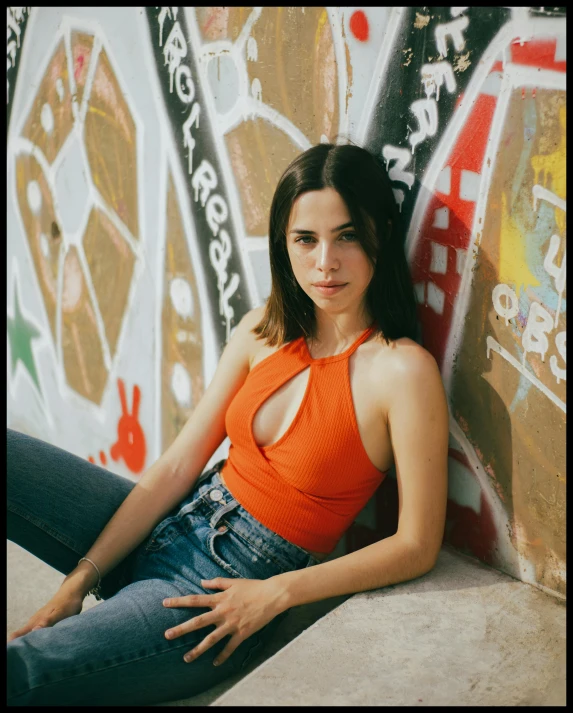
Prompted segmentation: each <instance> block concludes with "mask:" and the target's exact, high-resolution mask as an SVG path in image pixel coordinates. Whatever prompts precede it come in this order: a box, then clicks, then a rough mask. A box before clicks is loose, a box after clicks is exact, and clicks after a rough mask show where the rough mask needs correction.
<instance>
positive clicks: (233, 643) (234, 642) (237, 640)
mask: <svg viewBox="0 0 573 713" xmlns="http://www.w3.org/2000/svg"><path fill="white" fill-rule="evenodd" d="M243 641H244V639H243V638H242V637H240V636H239V635H238V634H235V636H232V637H231V639H230V640H229V643H228V644H227V646H225V648H224V649H223V650H222V651H221V653H220V654H219V655H218V656H217V658H216V659H215V660H214V661H213V665H214V666H220V665H221V664H222V663H225V661H226V660H227V659H228V658H229V656H230V655H231V654H232V653H233V651H234V650H235V649H236V648H238V646H239V644H241V643H242V642H243Z"/></svg>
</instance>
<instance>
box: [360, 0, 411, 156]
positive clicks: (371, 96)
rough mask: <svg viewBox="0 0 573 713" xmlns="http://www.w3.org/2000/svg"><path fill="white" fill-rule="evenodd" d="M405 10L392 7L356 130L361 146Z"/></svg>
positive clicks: (384, 80) (384, 79) (371, 118)
mask: <svg viewBox="0 0 573 713" xmlns="http://www.w3.org/2000/svg"><path fill="white" fill-rule="evenodd" d="M405 12H406V8H404V7H392V8H390V13H389V18H388V24H387V25H386V29H385V30H384V34H383V35H382V40H381V46H382V48H381V50H380V54H379V55H378V60H377V61H376V65H375V67H374V73H373V75H372V80H371V82H370V86H369V87H368V91H367V92H366V101H365V103H364V109H363V111H362V118H361V119H360V124H359V125H358V127H357V130H356V142H357V143H358V144H359V145H360V146H362V145H363V144H364V142H365V140H366V133H367V130H368V127H369V126H370V123H371V122H372V120H373V118H374V106H375V104H376V102H377V100H378V94H379V92H380V89H381V87H382V85H383V82H384V83H385V82H386V79H387V77H386V71H387V66H388V62H389V61H390V57H391V56H393V54H394V52H395V51H396V47H395V43H396V36H397V34H398V32H399V30H400V27H401V25H402V18H403V15H404V13H405Z"/></svg>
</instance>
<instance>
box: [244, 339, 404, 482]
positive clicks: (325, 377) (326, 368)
mask: <svg viewBox="0 0 573 713" xmlns="http://www.w3.org/2000/svg"><path fill="white" fill-rule="evenodd" d="M368 356H369V354H368V353H360V352H359V351H358V350H357V352H355V353H354V354H352V355H351V356H350V357H349V358H348V359H345V360H343V361H337V362H334V363H332V364H325V365H320V366H319V365H318V364H312V363H311V365H309V366H307V367H306V368H303V369H302V370H300V371H298V373H296V374H294V375H293V376H292V377H290V378H289V377H287V379H286V381H284V383H281V384H280V385H279V386H278V387H277V388H276V389H273V388H272V384H269V387H268V388H266V389H265V390H264V395H263V400H262V402H261V403H259V405H258V407H257V408H256V411H255V414H254V417H253V420H252V434H253V437H254V440H255V442H256V443H257V445H258V446H259V447H263V448H270V447H271V446H274V445H278V444H279V442H281V441H283V440H285V439H287V438H288V436H289V434H290V433H291V432H293V431H294V429H295V428H296V427H297V423H298V422H299V421H302V423H301V424H300V425H301V427H303V428H306V429H307V430H308V429H311V430H312V433H311V434H308V433H305V441H306V442H307V443H308V442H309V441H308V437H309V436H310V442H311V443H312V438H314V437H316V438H324V437H325V436H326V437H328V434H327V433H326V434H325V433H323V432H321V431H325V430H327V425H328V424H330V423H332V422H333V419H334V422H335V423H336V424H337V426H340V425H342V426H343V427H345V428H348V429H350V430H352V431H353V432H354V433H356V430H357V431H358V437H359V439H360V441H361V444H362V446H363V448H364V451H365V452H366V455H367V456H368V458H369V459H370V461H371V462H372V463H373V465H374V466H375V467H376V468H378V470H380V471H385V470H387V469H388V468H389V467H390V466H391V464H392V460H393V458H392V448H391V444H390V439H389V434H388V429H387V425H386V416H385V402H384V389H383V387H382V385H381V384H376V383H373V381H374V375H373V369H372V364H371V360H369V359H368ZM261 360H262V359H261V358H259V359H257V362H258V361H261ZM376 378H377V379H379V378H380V376H379V375H378V376H377V377H376ZM317 404H319V407H318V408H317ZM311 408H314V411H313V414H312V415H313V418H312V420H309V418H306V419H305V410H307V412H306V416H307V417H308V415H309V413H308V409H311ZM322 426H324V428H322Z"/></svg>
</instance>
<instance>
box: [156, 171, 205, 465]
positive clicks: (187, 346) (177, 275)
mask: <svg viewBox="0 0 573 713" xmlns="http://www.w3.org/2000/svg"><path fill="white" fill-rule="evenodd" d="M166 211H167V216H166V224H165V265H164V277H163V295H162V302H163V307H162V311H161V332H162V337H161V341H162V359H161V436H162V447H161V448H162V452H163V451H165V450H166V449H167V448H168V447H169V446H170V445H171V443H172V442H173V441H174V440H175V438H176V436H177V435H178V434H179V432H180V431H181V429H182V428H183V426H184V425H185V422H186V421H187V420H188V418H189V416H190V415H191V413H192V412H193V409H194V407H195V406H196V405H197V402H198V401H199V399H200V398H201V396H202V395H203V391H204V383H203V338H202V334H201V305H200V303H199V292H198V290H197V284H196V281H195V273H194V270H193V264H192V262H191V259H190V256H189V249H188V247H187V239H186V237H185V231H184V228H183V221H182V217H181V209H180V207H179V202H178V200H177V195H176V192H175V187H174V185H173V179H172V177H171V174H169V179H168V189H167V208H166ZM175 279H179V280H183V281H184V282H185V283H186V284H187V285H188V287H189V289H190V290H191V297H192V300H191V301H192V309H191V314H189V315H182V314H180V313H179V312H178V310H177V309H176V308H175V305H174V303H173V300H172V298H171V289H172V284H173V280H175ZM175 364H179V365H180V367H179V368H181V367H182V368H183V369H185V371H186V372H187V373H188V374H189V378H190V381H191V403H190V404H189V405H188V406H185V405H182V404H181V403H179V401H178V400H177V398H176V397H175V395H174V393H173V390H172V377H173V368H174V366H175Z"/></svg>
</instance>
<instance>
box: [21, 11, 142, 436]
mask: <svg viewBox="0 0 573 713" xmlns="http://www.w3.org/2000/svg"><path fill="white" fill-rule="evenodd" d="M36 15H37V13H34V18H35V17H36ZM30 30H31V27H30V25H28V28H27V31H26V36H27V35H28V32H29V31H30ZM72 31H78V32H84V33H86V34H89V35H91V36H93V38H94V42H93V46H92V53H91V56H90V66H89V68H88V74H87V77H86V84H85V86H84V91H83V95H82V103H81V107H80V108H78V106H77V101H75V102H74V101H72V115H73V119H74V123H73V126H72V130H71V131H70V133H69V135H68V136H67V137H66V140H65V141H64V143H63V144H62V146H61V147H60V151H59V152H58V155H57V157H56V158H55V159H54V162H53V164H52V165H51V166H50V164H49V163H48V161H47V159H46V157H45V156H44V155H43V152H42V151H41V149H40V148H39V147H38V146H36V145H35V144H32V143H31V142H30V141H29V140H27V139H25V138H24V137H22V136H21V133H22V131H23V128H24V125H25V123H26V121H27V119H28V117H29V115H30V112H31V110H32V107H33V105H34V101H35V98H36V94H33V95H31V96H30V97H29V98H28V100H27V102H26V103H25V104H24V109H23V110H22V111H21V112H20V120H19V123H18V126H17V129H16V128H15V126H16V125H15V122H12V121H11V138H10V140H9V142H8V147H7V148H8V156H9V157H10V155H12V160H13V165H14V171H13V172H14V176H15V161H16V158H17V155H20V154H22V153H23V154H28V155H30V154H31V155H32V156H33V157H34V158H36V160H37V161H38V163H39V164H40V167H41V168H42V171H43V172H44V176H45V179H46V181H47V182H48V185H49V187H50V191H51V195H52V201H53V207H54V214H55V216H56V219H57V221H58V222H59V223H60V224H63V222H62V220H61V215H60V212H59V209H58V202H57V196H56V192H55V177H56V174H57V171H58V169H59V167H60V165H61V163H62V161H63V160H64V157H65V154H66V153H67V151H68V150H69V147H70V145H71V144H72V143H73V139H74V138H76V137H77V138H79V146H80V149H81V151H82V154H83V159H84V163H85V166H86V168H89V169H90V171H89V173H88V175H87V176H86V182H87V184H88V190H89V194H90V200H89V202H88V207H87V208H86V213H85V215H84V219H83V221H82V226H81V227H80V228H79V229H78V230H76V231H75V232H74V234H73V235H71V236H69V237H71V239H69V240H68V239H65V240H64V241H63V242H66V243H73V244H75V246H76V247H77V250H78V255H79V259H80V264H81V265H82V269H83V271H84V279H85V282H86V286H87V289H88V293H89V295H90V299H91V303H92V304H91V307H92V309H93V310H94V314H95V318H96V326H97V330H98V336H99V339H100V343H101V347H102V354H103V360H104V365H105V368H106V369H107V371H108V376H107V380H106V385H105V387H104V391H103V393H102V397H101V402H100V405H97V404H95V403H94V402H93V401H91V400H89V399H85V398H84V397H83V396H81V395H80V394H78V393H77V392H76V391H74V390H73V389H72V388H71V386H70V385H69V384H68V382H67V381H66V376H65V370H64V361H63V350H62V343H61V342H62V293H63V265H64V262H65V257H66V255H67V252H68V249H69V245H66V247H65V249H61V250H60V254H59V266H58V287H57V300H56V344H55V345H54V349H53V352H52V353H53V355H54V357H55V359H54V361H55V365H56V369H55V371H56V373H57V385H58V390H59V392H60V395H61V397H62V398H63V399H64V400H65V401H66V400H67V401H68V402H74V401H75V402H76V405H77V406H79V407H80V408H81V409H83V410H84V411H85V410H86V409H87V410H88V411H89V412H91V415H92V416H93V417H94V418H95V419H96V420H97V421H98V422H99V423H101V424H103V423H104V422H105V418H106V411H105V408H104V406H103V404H104V402H105V401H106V399H107V397H108V394H109V390H110V389H111V390H114V389H115V383H114V378H113V374H112V372H113V371H114V365H115V362H117V359H118V357H119V354H120V353H121V352H122V348H123V342H124V340H125V339H126V338H127V336H126V324H127V321H128V316H129V314H130V313H131V312H132V310H133V307H134V304H133V303H134V296H135V293H136V289H137V286H138V284H139V281H140V278H141V275H142V273H143V271H144V269H145V259H144V252H145V250H144V245H145V221H144V219H143V217H144V216H143V199H142V197H141V190H142V188H143V185H144V175H143V147H144V127H143V122H142V119H141V117H140V115H139V112H138V111H137V109H136V107H135V104H134V103H133V102H132V101H130V100H129V91H128V87H127V85H126V84H125V81H124V80H123V77H122V75H121V73H120V71H119V67H120V63H119V62H118V61H117V59H116V58H115V56H114V53H113V51H112V49H111V48H110V46H109V43H108V42H107V37H106V34H105V32H104V31H103V29H102V27H101V25H100V23H99V22H98V21H96V20H92V19H89V20H86V19H85V18H78V17H73V16H71V15H64V16H63V17H62V19H61V21H60V24H59V29H58V32H57V33H56V34H55V35H54V38H53V39H52V41H51V43H50V44H49V45H48V49H47V50H46V52H45V53H44V55H43V57H44V60H45V61H44V63H43V64H41V65H40V66H39V68H38V69H36V72H35V76H36V81H35V86H39V85H40V83H41V81H42V78H43V77H44V75H45V73H46V70H47V68H48V66H49V63H50V61H51V59H52V57H53V55H54V52H55V50H56V48H57V47H58V45H59V44H60V42H61V41H62V40H63V42H64V50H65V54H66V62H67V67H68V78H69V80H70V84H69V87H68V90H69V91H70V94H71V96H74V94H75V91H76V85H75V79H74V74H73V57H72V53H71V33H72ZM101 49H105V51H106V54H107V56H108V59H109V62H110V65H111V66H112V69H113V71H114V77H115V79H116V81H117V83H118V86H119V89H120V92H121V95H122V97H123V100H124V101H125V103H126V106H127V109H128V111H129V112H130V115H131V118H132V120H133V122H134V125H135V132H136V162H137V182H138V185H137V192H138V200H137V208H136V209H137V215H138V229H139V238H138V239H135V238H134V237H133V236H132V235H131V233H130V231H129V229H128V228H127V226H126V225H124V224H123V222H122V221H121V219H120V218H119V216H118V215H117V214H116V213H115V211H112V210H110V208H109V206H107V204H106V202H105V200H104V199H103V197H102V196H101V194H100V193H99V191H98V190H97V188H96V186H95V184H94V182H93V180H92V176H91V166H90V163H89V161H88V157H87V150H86V147H85V143H84V137H83V133H84V125H85V114H86V111H87V106H88V103H89V97H90V96H91V88H92V85H93V80H94V77H95V72H96V68H97V64H98V61H99V57H100V53H101ZM18 84H20V83H17V86H16V91H17V87H18ZM14 100H15V96H13V104H12V107H14ZM15 183H16V182H15V178H14V180H13V191H12V192H13V196H14V197H13V200H14V204H15V205H16V206H18V197H17V195H16V194H15V190H16V188H15ZM92 208H99V209H100V210H101V211H102V213H104V214H105V215H106V217H107V218H108V219H109V220H110V222H111V223H112V224H113V225H114V227H115V228H116V229H117V230H118V232H119V233H120V234H121V236H122V238H123V239H124V240H125V242H126V243H127V247H128V248H130V249H131V251H132V253H133V254H134V258H135V261H134V269H133V274H132V278H131V282H130V287H129V290H128V294H127V299H126V304H125V310H124V318H123V320H122V323H121V325H120V330H119V334H118V338H117V342H116V350H115V355H114V358H113V359H112V357H111V353H110V348H109V344H108V341H107V338H106V336H105V325H104V323H103V319H102V317H101V313H100V310H99V305H98V303H97V301H95V300H94V296H95V290H94V287H93V283H92V281H91V279H88V277H90V278H91V274H90V272H89V270H87V268H88V263H87V258H86V256H85V251H84V249H83V244H82V242H81V239H82V237H83V234H84V232H85V228H86V227H87V223H88V220H89V216H90V214H91V209H92ZM15 213H16V215H17V220H18V221H19V222H20V225H21V228H22V231H23V232H22V234H23V235H26V234H27V233H26V230H25V227H24V225H23V221H22V216H21V215H20V210H19V208H17V209H16V210H15ZM80 231H81V232H80ZM78 234H79V238H78ZM24 242H25V243H26V249H27V252H28V254H29V257H30V258H31V260H30V264H31V273H32V274H33V275H34V277H35V283H36V286H37V288H38V290H39V293H40V302H41V304H42V308H43V310H44V313H45V315H46V323H47V324H48V330H49V331H50V334H51V328H50V327H49V319H48V315H47V311H46V307H45V304H44V297H43V294H42V292H41V290H40V288H39V284H38V276H37V274H36V269H35V265H34V261H33V258H32V256H31V253H30V246H29V243H28V241H27V240H24Z"/></svg>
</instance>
